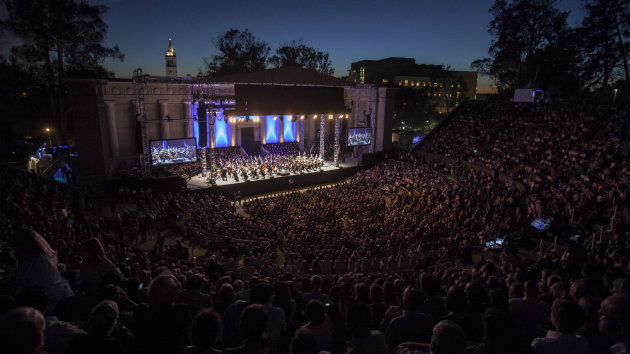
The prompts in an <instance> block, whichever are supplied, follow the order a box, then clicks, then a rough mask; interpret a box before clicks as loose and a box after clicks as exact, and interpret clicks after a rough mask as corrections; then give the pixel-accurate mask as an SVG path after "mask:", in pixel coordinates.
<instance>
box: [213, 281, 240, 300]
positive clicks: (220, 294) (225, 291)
mask: <svg viewBox="0 0 630 354" xmlns="http://www.w3.org/2000/svg"><path fill="white" fill-rule="evenodd" d="M217 299H218V300H219V301H221V302H222V303H226V304H231V303H232V302H234V299H236V291H234V288H233V287H232V285H231V284H228V283H224V284H222V285H221V287H220V288H219V290H218V291H217Z"/></svg>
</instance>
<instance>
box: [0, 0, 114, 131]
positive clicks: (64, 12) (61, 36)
mask: <svg viewBox="0 0 630 354" xmlns="http://www.w3.org/2000/svg"><path fill="white" fill-rule="evenodd" d="M1 1H2V3H3V4H4V5H5V7H6V9H7V18H6V20H4V21H2V22H1V23H0V25H1V26H2V28H3V29H6V30H8V31H10V32H11V33H13V34H14V35H15V36H17V37H18V38H19V39H20V40H21V41H22V43H21V44H20V45H18V46H15V47H13V48H12V51H11V53H12V56H13V57H14V58H16V60H18V61H19V62H21V63H22V64H23V65H24V66H26V67H30V68H31V69H30V71H32V72H37V73H39V74H40V77H41V79H42V81H43V82H45V84H46V85H47V89H48V91H49V98H50V106H51V115H52V116H53V117H54V121H55V122H54V123H55V125H56V128H57V130H56V132H57V134H58V135H59V138H60V139H61V142H62V143H65V142H66V138H67V137H68V133H69V131H68V127H67V120H66V119H65V118H66V117H65V116H66V112H65V111H64V108H63V106H64V105H63V100H64V98H63V92H64V89H63V78H64V77H67V73H68V72H69V71H70V72H78V71H80V72H83V73H85V72H92V74H88V75H87V76H97V74H96V73H100V74H101V75H102V74H103V73H105V72H106V71H105V70H104V69H103V67H102V66H101V62H102V60H103V59H104V58H105V57H114V58H119V59H120V60H123V57H124V56H123V54H122V53H121V52H120V50H119V48H118V47H117V46H114V47H112V48H108V47H105V46H104V45H103V41H104V39H105V34H106V32H107V25H106V24H105V22H104V21H103V20H102V18H101V16H102V15H103V14H104V13H105V12H106V11H107V7H106V6H93V5H90V4H89V3H88V2H87V1H85V0H1ZM83 76H86V75H85V74H84V75H83Z"/></svg>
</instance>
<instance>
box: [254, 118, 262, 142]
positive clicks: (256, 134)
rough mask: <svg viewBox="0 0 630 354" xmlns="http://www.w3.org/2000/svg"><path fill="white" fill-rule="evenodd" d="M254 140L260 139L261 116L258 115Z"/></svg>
mask: <svg viewBox="0 0 630 354" xmlns="http://www.w3.org/2000/svg"><path fill="white" fill-rule="evenodd" d="M254 141H261V140H260V117H258V122H256V121H255V120H254Z"/></svg>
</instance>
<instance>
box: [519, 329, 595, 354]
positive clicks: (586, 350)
mask: <svg viewBox="0 0 630 354" xmlns="http://www.w3.org/2000/svg"><path fill="white" fill-rule="evenodd" d="M531 347H532V349H533V350H534V352H535V353H536V354H590V352H591V348H590V346H589V344H588V341H587V340H586V338H584V337H580V336H578V335H576V334H565V333H561V332H557V331H552V330H549V331H547V336H546V337H538V338H534V340H533V341H532V344H531Z"/></svg>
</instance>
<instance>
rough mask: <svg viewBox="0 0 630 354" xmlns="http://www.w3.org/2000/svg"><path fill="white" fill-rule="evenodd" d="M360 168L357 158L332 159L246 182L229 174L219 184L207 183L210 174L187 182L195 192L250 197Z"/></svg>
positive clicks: (320, 181) (328, 180)
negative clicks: (306, 169) (336, 161)
mask: <svg viewBox="0 0 630 354" xmlns="http://www.w3.org/2000/svg"><path fill="white" fill-rule="evenodd" d="M357 171H358V159H346V162H339V167H335V166H334V164H333V162H332V161H324V166H323V167H322V168H321V170H319V171H309V172H304V173H294V174H287V175H284V176H281V175H275V176H273V177H265V178H259V179H253V180H251V179H249V180H247V181H243V180H239V181H238V182H237V181H235V180H234V179H232V178H229V177H228V179H227V181H223V180H221V178H219V179H218V180H217V181H216V186H212V185H210V184H209V183H208V182H207V179H208V177H202V176H201V174H199V175H197V176H194V177H192V178H191V179H190V180H188V181H187V184H186V188H187V189H188V190H190V191H193V192H201V193H203V192H206V191H207V192H220V193H224V194H226V195H230V194H233V193H234V192H236V191H240V192H241V196H243V197H248V196H254V195H259V194H267V193H273V192H279V191H283V190H290V189H295V188H304V187H309V186H317V185H321V184H328V183H333V182H338V181H341V180H343V179H346V178H349V177H351V176H352V175H354V174H355V173H356V172H357Z"/></svg>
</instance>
